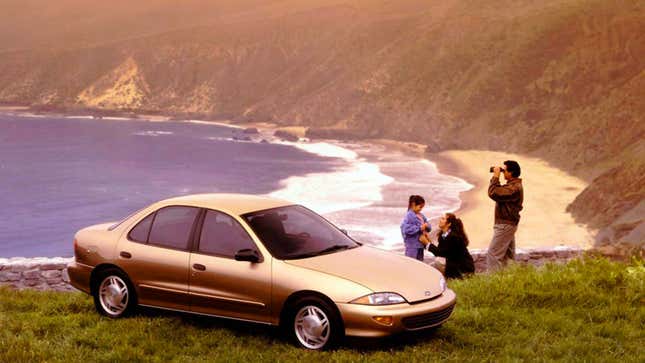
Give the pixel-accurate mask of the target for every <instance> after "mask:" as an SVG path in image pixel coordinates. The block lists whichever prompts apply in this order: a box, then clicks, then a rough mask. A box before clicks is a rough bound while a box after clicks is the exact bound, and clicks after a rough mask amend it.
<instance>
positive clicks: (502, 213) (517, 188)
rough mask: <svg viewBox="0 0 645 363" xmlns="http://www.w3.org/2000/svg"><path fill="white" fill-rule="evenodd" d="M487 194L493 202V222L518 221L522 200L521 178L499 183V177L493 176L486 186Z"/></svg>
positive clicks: (506, 222)
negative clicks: (502, 183)
mask: <svg viewBox="0 0 645 363" xmlns="http://www.w3.org/2000/svg"><path fill="white" fill-rule="evenodd" d="M488 196H489V197H490V198H491V199H492V200H494V201H495V202H497V203H496V204H495V224H512V225H514V226H517V224H518V223H519V222H520V211H521V210H522V203H523V202H524V190H523V189H522V179H520V178H514V179H513V180H509V181H508V182H507V183H506V184H504V185H501V184H500V182H499V178H496V177H493V178H491V180H490V185H489V186H488Z"/></svg>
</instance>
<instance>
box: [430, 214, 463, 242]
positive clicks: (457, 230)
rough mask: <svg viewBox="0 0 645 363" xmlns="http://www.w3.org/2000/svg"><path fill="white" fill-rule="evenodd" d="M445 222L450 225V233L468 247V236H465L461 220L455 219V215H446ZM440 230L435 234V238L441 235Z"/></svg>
mask: <svg viewBox="0 0 645 363" xmlns="http://www.w3.org/2000/svg"><path fill="white" fill-rule="evenodd" d="M446 221H447V222H448V223H450V233H452V234H454V235H455V236H457V237H459V238H461V239H463V240H464V245H466V247H468V243H469V241H468V236H467V235H466V230H465V229H464V223H463V222H462V221H461V219H459V218H457V216H456V215H454V214H452V213H446ZM441 233H442V232H441V230H439V232H437V236H440V235H441Z"/></svg>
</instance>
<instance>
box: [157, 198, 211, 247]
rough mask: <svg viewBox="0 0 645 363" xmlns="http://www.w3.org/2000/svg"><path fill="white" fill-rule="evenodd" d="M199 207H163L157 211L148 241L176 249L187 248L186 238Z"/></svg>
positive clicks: (188, 236)
mask: <svg viewBox="0 0 645 363" xmlns="http://www.w3.org/2000/svg"><path fill="white" fill-rule="evenodd" d="M198 213H199V208H195V207H179V206H177V207H165V208H162V209H160V210H158V211H157V213H156V215H155V218H154V221H153V223H152V229H151V230H150V236H149V237H148V243H149V244H154V245H158V246H161V247H167V248H172V249H177V250H186V249H188V239H189V238H190V232H191V231H192V229H193V224H194V223H195V217H197V214H198Z"/></svg>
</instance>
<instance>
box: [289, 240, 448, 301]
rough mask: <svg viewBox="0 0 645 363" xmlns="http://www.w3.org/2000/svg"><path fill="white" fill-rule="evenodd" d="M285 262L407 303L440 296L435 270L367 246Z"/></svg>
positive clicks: (438, 276)
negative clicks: (398, 295) (359, 285)
mask: <svg viewBox="0 0 645 363" xmlns="http://www.w3.org/2000/svg"><path fill="white" fill-rule="evenodd" d="M285 262H286V263H288V264H291V265H295V266H299V267H304V268H308V269H311V270H316V271H320V272H324V273H327V274H331V275H335V276H338V277H342V278H344V279H347V280H351V281H353V282H356V283H358V284H361V285H363V286H365V287H367V288H368V289H370V290H372V291H374V292H396V293H398V294H400V295H401V296H403V297H404V298H405V299H406V300H407V301H408V302H415V301H420V300H427V299H429V298H433V297H435V296H438V295H441V293H443V291H442V287H441V284H440V282H439V280H440V279H441V278H442V275H441V273H440V272H439V271H438V270H437V269H435V268H433V267H431V266H429V265H427V264H425V263H423V262H420V261H417V260H415V259H412V258H410V257H405V256H402V255H397V254H394V253H392V252H387V251H383V250H380V249H377V248H373V247H368V246H361V247H357V248H353V249H351V250H346V251H341V252H336V253H330V254H326V255H322V256H316V257H310V258H304V259H300V260H286V261H285Z"/></svg>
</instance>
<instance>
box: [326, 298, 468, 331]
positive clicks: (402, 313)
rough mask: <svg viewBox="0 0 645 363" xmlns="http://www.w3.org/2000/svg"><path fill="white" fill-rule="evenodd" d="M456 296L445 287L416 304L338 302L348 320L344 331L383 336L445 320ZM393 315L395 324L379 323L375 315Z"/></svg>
mask: <svg viewBox="0 0 645 363" xmlns="http://www.w3.org/2000/svg"><path fill="white" fill-rule="evenodd" d="M456 299H457V296H456V295H455V293H454V292H453V291H452V290H450V289H446V291H444V292H443V294H442V295H441V296H439V297H437V298H435V299H432V300H429V301H425V302H422V303H417V304H407V303H405V304H395V305H386V306H370V305H359V304H349V303H337V304H336V305H337V306H338V309H339V310H340V314H341V316H342V318H343V322H344V323H345V334H346V335H348V336H358V337H384V336H387V335H391V334H395V333H400V332H404V331H414V330H422V329H427V328H431V327H434V326H437V325H441V324H443V323H444V322H445V321H446V320H448V318H449V317H450V315H451V314H452V309H453V308H454V306H455V303H456ZM375 316H391V317H392V325H389V326H388V325H383V324H381V323H377V322H376V321H375V320H374V318H373V317H375Z"/></svg>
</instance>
